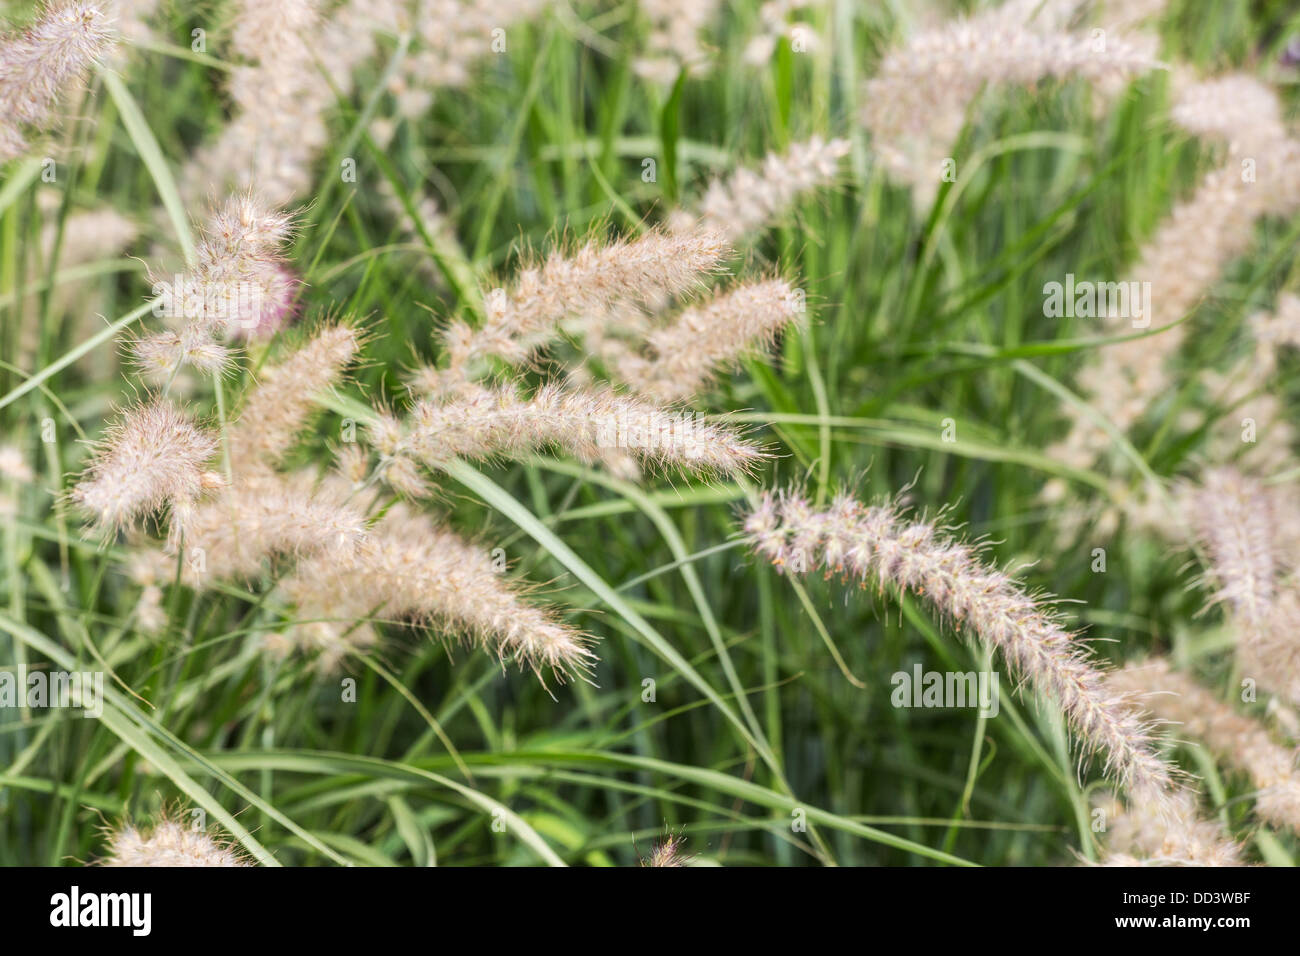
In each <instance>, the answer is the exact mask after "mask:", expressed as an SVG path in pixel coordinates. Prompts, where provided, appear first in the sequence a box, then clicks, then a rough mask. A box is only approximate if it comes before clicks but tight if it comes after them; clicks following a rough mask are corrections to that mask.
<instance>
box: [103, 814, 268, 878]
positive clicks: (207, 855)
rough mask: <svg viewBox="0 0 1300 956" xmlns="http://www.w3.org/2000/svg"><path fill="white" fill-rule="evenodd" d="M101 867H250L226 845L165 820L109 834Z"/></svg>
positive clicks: (235, 851) (237, 853)
mask: <svg viewBox="0 0 1300 956" xmlns="http://www.w3.org/2000/svg"><path fill="white" fill-rule="evenodd" d="M108 853H109V855H108V857H107V858H106V859H104V860H103V861H102V862H101V864H100V865H101V866H114V867H116V866H252V863H250V862H249V861H248V860H247V859H246V858H245V857H244V856H243V855H242V854H241V853H239V851H238V850H236V849H235V848H234V847H233V846H232V845H230V844H229V843H226V842H223V841H220V840H218V839H216V838H215V837H214V836H212V834H210V833H208V832H206V831H204V830H195V829H193V828H191V827H188V826H185V825H184V824H182V823H180V822H178V821H176V820H171V819H168V818H166V817H163V818H161V819H159V820H158V821H157V822H156V823H154V824H153V825H152V826H149V827H146V828H143V829H139V828H137V827H135V826H132V825H131V824H124V825H123V826H122V827H120V828H119V829H117V830H115V831H113V832H112V833H111V834H110V835H109V846H108Z"/></svg>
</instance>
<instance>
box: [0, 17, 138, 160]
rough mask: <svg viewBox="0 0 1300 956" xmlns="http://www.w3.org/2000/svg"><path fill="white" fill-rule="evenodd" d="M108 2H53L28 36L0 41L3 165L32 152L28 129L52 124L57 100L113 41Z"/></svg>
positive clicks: (0, 158) (1, 147) (31, 28)
mask: <svg viewBox="0 0 1300 956" xmlns="http://www.w3.org/2000/svg"><path fill="white" fill-rule="evenodd" d="M113 38H114V33H113V29H112V18H111V16H110V11H109V8H108V6H107V4H104V3H93V2H52V3H48V4H46V5H45V6H44V7H43V8H42V10H41V12H40V14H39V16H38V17H37V20H36V22H35V23H34V24H33V25H32V26H31V27H30V28H29V29H28V30H26V31H25V32H23V33H19V34H17V35H13V36H7V37H3V38H0V162H4V161H6V160H9V159H13V158H14V157H17V156H21V155H22V154H23V153H24V152H26V150H27V148H28V144H27V140H26V138H25V136H24V133H23V128H24V127H33V128H38V129H41V128H44V127H47V126H49V125H50V124H51V122H52V121H53V119H54V117H53V110H54V107H55V105H56V102H57V100H58V97H59V96H60V94H61V93H63V92H64V90H65V89H66V88H67V87H68V86H69V85H70V84H72V83H74V82H76V81H77V80H78V79H79V78H80V77H83V76H84V75H85V74H86V73H87V72H89V70H90V69H91V67H92V66H94V64H95V63H96V62H97V61H99V60H100V59H101V58H103V57H104V56H105V55H106V54H107V53H108V51H109V49H110V47H111V45H112V43H113Z"/></svg>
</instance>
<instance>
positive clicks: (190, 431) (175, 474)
mask: <svg viewBox="0 0 1300 956" xmlns="http://www.w3.org/2000/svg"><path fill="white" fill-rule="evenodd" d="M216 450H217V439H216V436H215V435H214V434H212V433H211V432H209V431H206V430H204V429H201V428H199V427H198V426H196V425H195V424H193V422H191V421H190V419H189V418H188V417H187V416H186V415H185V414H184V413H182V412H181V411H180V410H179V409H177V408H175V407H174V406H172V405H170V404H168V403H167V402H163V401H154V402H148V403H145V404H141V405H136V406H134V407H132V408H129V409H127V410H126V411H125V412H124V413H123V414H122V417H121V419H120V420H119V421H118V422H117V423H116V424H114V425H112V426H111V427H110V428H109V430H108V432H107V434H106V436H105V438H104V439H103V440H102V441H101V442H100V443H99V445H98V446H97V448H96V451H95V456H94V458H93V459H92V460H91V463H90V465H89V467H88V468H87V470H86V474H85V476H84V477H83V478H82V479H81V481H79V482H78V483H77V484H76V486H75V487H74V488H73V489H72V494H71V497H72V500H73V501H74V502H76V504H77V505H78V506H80V507H81V508H82V509H83V510H84V511H85V512H86V513H87V514H88V515H89V516H90V517H91V518H92V519H93V520H94V521H95V523H96V524H97V525H98V526H99V527H100V528H101V529H103V530H105V531H109V532H115V531H118V530H121V529H122V528H124V527H126V526H128V525H130V524H131V523H132V522H134V521H136V520H138V519H140V518H142V517H144V516H146V515H148V514H150V513H152V512H156V511H158V510H159V509H161V508H163V507H170V508H171V521H172V530H173V533H178V532H179V531H180V530H182V529H183V525H184V522H185V521H186V520H188V516H190V515H191V514H192V510H193V506H194V504H195V503H196V502H197V501H198V498H199V496H200V495H201V494H202V493H203V492H204V491H205V490H206V489H208V488H210V487H212V485H213V484H214V479H213V478H212V476H211V473H210V472H209V471H208V470H207V468H206V467H205V466H206V465H207V463H208V462H209V461H210V460H211V458H212V457H213V456H214V455H215V454H216Z"/></svg>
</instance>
